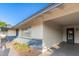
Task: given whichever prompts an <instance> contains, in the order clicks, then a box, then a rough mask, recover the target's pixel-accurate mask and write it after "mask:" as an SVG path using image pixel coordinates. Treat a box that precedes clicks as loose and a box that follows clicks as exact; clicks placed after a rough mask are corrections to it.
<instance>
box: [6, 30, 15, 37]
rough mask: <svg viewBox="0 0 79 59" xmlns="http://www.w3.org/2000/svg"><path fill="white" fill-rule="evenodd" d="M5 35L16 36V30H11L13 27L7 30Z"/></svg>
mask: <svg viewBox="0 0 79 59" xmlns="http://www.w3.org/2000/svg"><path fill="white" fill-rule="evenodd" d="M7 36H16V30H13V29H11V30H8V32H7Z"/></svg>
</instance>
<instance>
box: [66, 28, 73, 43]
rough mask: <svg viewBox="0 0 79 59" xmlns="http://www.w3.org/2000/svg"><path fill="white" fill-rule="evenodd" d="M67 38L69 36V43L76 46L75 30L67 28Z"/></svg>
mask: <svg viewBox="0 0 79 59" xmlns="http://www.w3.org/2000/svg"><path fill="white" fill-rule="evenodd" d="M66 36H67V38H66V39H67V43H68V44H74V28H67V29H66Z"/></svg>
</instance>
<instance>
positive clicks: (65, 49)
mask: <svg viewBox="0 0 79 59" xmlns="http://www.w3.org/2000/svg"><path fill="white" fill-rule="evenodd" d="M58 46H59V48H58V49H56V48H51V49H52V50H53V52H52V54H50V56H79V44H74V45H72V44H67V43H65V42H62V43H61V44H59V45H58Z"/></svg>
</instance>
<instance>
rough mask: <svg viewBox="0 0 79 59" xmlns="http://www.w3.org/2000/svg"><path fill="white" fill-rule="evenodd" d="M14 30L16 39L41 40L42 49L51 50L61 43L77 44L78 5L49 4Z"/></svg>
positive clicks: (78, 35)
mask: <svg viewBox="0 0 79 59" xmlns="http://www.w3.org/2000/svg"><path fill="white" fill-rule="evenodd" d="M14 28H15V29H18V37H24V38H29V39H37V40H38V39H40V40H42V42H43V44H42V45H43V48H44V47H47V48H51V47H53V46H55V45H58V44H59V43H61V42H63V41H64V42H67V43H69V44H74V43H79V4H77V3H76V4H75V3H65V4H64V3H63V4H62V3H55V4H50V5H49V6H48V7H47V8H45V9H44V10H42V11H41V12H39V13H37V14H35V15H33V16H31V17H29V18H28V19H25V20H24V21H23V22H21V23H19V24H17V25H16V26H14Z"/></svg>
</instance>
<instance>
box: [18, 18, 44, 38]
mask: <svg viewBox="0 0 79 59" xmlns="http://www.w3.org/2000/svg"><path fill="white" fill-rule="evenodd" d="M42 20H43V19H42V18H40V17H39V18H34V20H32V21H29V22H27V23H26V24H23V25H22V26H21V27H20V29H19V36H21V33H22V29H24V28H28V27H29V26H31V37H30V38H34V39H43V21H42Z"/></svg>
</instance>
